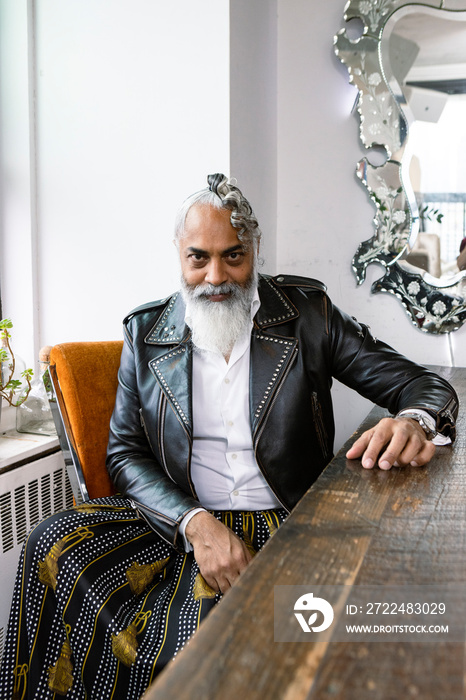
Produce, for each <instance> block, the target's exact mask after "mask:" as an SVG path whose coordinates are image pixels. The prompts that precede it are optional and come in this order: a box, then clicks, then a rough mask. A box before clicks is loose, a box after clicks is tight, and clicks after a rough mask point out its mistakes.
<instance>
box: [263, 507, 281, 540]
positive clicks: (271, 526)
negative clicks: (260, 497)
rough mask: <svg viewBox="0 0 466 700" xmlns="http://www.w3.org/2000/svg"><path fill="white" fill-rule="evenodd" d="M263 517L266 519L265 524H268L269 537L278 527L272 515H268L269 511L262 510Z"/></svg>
mask: <svg viewBox="0 0 466 700" xmlns="http://www.w3.org/2000/svg"><path fill="white" fill-rule="evenodd" d="M264 517H265V519H266V521H267V525H268V526H269V533H270V537H272V535H274V534H275V533H276V531H277V530H278V527H277V526H276V525H275V523H274V522H273V520H272V516H271V515H270V513H267V512H264Z"/></svg>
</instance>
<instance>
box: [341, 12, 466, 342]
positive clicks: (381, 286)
mask: <svg viewBox="0 0 466 700" xmlns="http://www.w3.org/2000/svg"><path fill="white" fill-rule="evenodd" d="M345 20H346V22H347V23H348V24H347V26H346V28H345V29H342V30H341V31H340V32H339V33H338V34H337V36H336V37H335V51H336V54H337V56H338V57H339V59H340V60H341V61H342V63H344V64H345V65H346V66H347V68H348V72H349V76H350V82H352V83H353V84H354V85H355V86H356V87H357V89H358V102H357V108H358V112H359V115H360V138H361V141H362V143H363V144H364V146H365V148H366V149H368V156H367V157H365V158H363V159H362V160H361V161H360V162H359V163H358V165H357V170H356V173H357V176H358V177H359V179H360V180H361V182H362V184H363V185H364V186H365V187H366V189H367V192H368V194H369V197H370V199H371V201H372V202H373V204H374V206H375V217H374V219H373V224H374V228H375V233H374V235H373V236H372V237H371V238H370V239H368V240H365V241H363V242H362V243H361V244H360V245H359V247H358V249H357V251H356V253H355V255H354V258H353V270H354V273H355V275H356V279H357V281H358V284H362V283H363V282H364V280H365V276H366V268H367V266H368V265H370V264H371V263H379V264H380V265H383V267H384V268H385V274H384V275H383V277H381V278H380V279H378V280H377V281H376V282H374V284H373V285H372V291H373V292H388V293H391V294H394V295H395V296H396V297H397V298H398V299H399V300H400V301H401V303H402V304H403V306H404V308H405V310H406V312H407V313H408V315H409V316H410V318H411V320H412V322H413V324H414V325H415V326H416V327H417V328H419V329H420V330H422V331H426V332H430V333H448V332H450V331H454V330H457V329H458V328H460V326H461V325H462V324H463V323H464V322H465V321H466V272H465V271H464V270H466V249H464V248H463V251H464V252H462V253H461V255H460V247H461V246H462V245H464V243H462V241H463V239H465V237H466V136H465V124H466V0H444V1H442V0H437V1H435V0H425V2H423V4H419V3H413V2H407V1H406V0H349V2H348V3H347V5H346V10H345ZM355 24H356V25H358V26H359V30H358V36H356V37H354V25H355Z"/></svg>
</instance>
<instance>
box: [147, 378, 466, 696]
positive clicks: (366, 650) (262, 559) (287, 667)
mask: <svg viewBox="0 0 466 700" xmlns="http://www.w3.org/2000/svg"><path fill="white" fill-rule="evenodd" d="M437 369H438V371H439V372H441V374H442V375H443V376H444V377H446V378H447V379H448V380H449V381H451V383H452V384H453V386H454V387H455V388H456V390H457V392H458V394H459V397H460V403H461V405H464V403H465V402H466V369H464V368H437ZM383 414H384V412H383V411H381V410H380V409H378V408H375V409H374V410H373V411H371V413H370V414H369V416H368V417H367V419H366V420H365V421H364V422H363V423H362V425H361V426H360V428H359V429H358V431H357V432H356V434H355V435H353V437H352V438H351V440H350V441H348V443H347V444H346V445H345V446H344V447H343V449H342V450H341V451H340V452H339V454H338V455H337V456H336V457H335V458H334V459H333V460H332V462H331V463H330V464H329V465H328V467H327V469H326V470H325V471H324V472H323V473H322V475H321V476H320V477H319V479H318V480H317V482H316V483H315V484H314V485H313V486H312V487H311V488H310V490H309V491H308V492H307V494H306V495H305V496H304V498H303V499H302V500H301V502H300V503H299V504H298V505H297V507H296V508H295V510H294V511H293V512H292V514H291V515H290V516H289V518H288V519H287V521H286V522H285V523H284V525H282V527H281V528H280V529H279V530H278V531H277V532H276V533H275V534H274V535H273V537H272V538H271V540H270V541H269V543H267V545H266V546H265V548H264V549H263V550H262V551H261V552H260V553H259V554H258V555H257V556H256V557H255V558H254V560H253V561H252V562H251V564H250V566H249V567H248V569H247V570H246V571H245V572H244V574H243V575H242V576H241V578H240V579H239V581H238V582H237V583H236V584H235V586H234V587H233V588H232V589H231V590H230V591H229V593H228V594H227V595H226V596H225V598H224V599H223V600H222V601H221V602H220V604H219V605H218V606H217V608H216V609H214V610H213V612H212V613H211V614H210V616H209V618H208V619H207V620H206V621H205V622H204V623H203V625H202V626H201V628H200V629H199V631H198V632H197V634H196V635H195V637H194V638H193V639H192V640H191V642H190V643H189V644H188V645H187V647H186V648H185V649H184V650H183V651H182V652H181V654H180V655H179V656H178V658H176V659H175V660H174V661H173V663H170V664H169V665H168V667H167V668H166V669H165V670H164V671H163V673H162V674H161V675H160V676H159V678H158V679H157V680H156V682H155V683H154V684H153V685H152V686H151V687H150V688H149V689H148V691H147V692H146V694H145V695H144V700H158V699H159V698H163V699H164V700H185V699H186V700H197V699H198V700H201V699H202V700H211V699H212V700H214V699H216V700H217V699H219V700H230V699H231V700H233V699H235V700H237V699H239V700H256V699H257V700H259V698H260V700H263V699H264V698H271V699H275V698H277V699H280V700H301V699H304V698H307V699H309V700H343V699H344V700H366V699H367V700H392V699H393V700H400V699H401V698H403V700H404V699H409V698H419V700H459V699H460V698H465V697H466V694H465V687H466V684H465V673H466V671H465V668H466V667H465V643H464V641H463V642H438V643H432V642H418V641H403V642H399V643H398V642H372V643H365V642H331V641H330V642H329V643H314V642H310V643H303V642H275V641H274V586H276V585H293V586H295V585H296V586H297V585H311V584H317V583H318V584H319V585H342V584H345V585H348V584H349V585H359V586H362V585H392V586H393V585H396V586H407V585H412V584H433V583H438V584H439V585H440V584H458V585H462V584H463V583H464V582H465V581H466V420H465V416H464V413H463V412H462V409H461V407H460V416H459V419H458V438H457V442H456V443H455V445H454V447H440V448H437V452H436V455H435V457H434V459H433V460H432V461H431V463H430V464H429V465H428V466H427V467H424V468H412V467H409V468H405V469H399V468H393V469H391V470H390V471H388V472H384V471H381V470H380V469H373V470H369V471H367V470H364V469H363V468H362V467H361V465H360V463H359V462H358V461H351V462H350V461H348V460H347V459H346V458H345V452H346V450H347V449H348V447H349V445H350V444H351V443H352V442H353V441H354V439H355V437H357V435H359V434H360V433H361V432H362V431H364V430H365V429H367V428H368V427H370V426H371V425H373V424H374V423H375V422H376V421H377V420H378V419H379V418H380V417H381V416H382V415H383Z"/></svg>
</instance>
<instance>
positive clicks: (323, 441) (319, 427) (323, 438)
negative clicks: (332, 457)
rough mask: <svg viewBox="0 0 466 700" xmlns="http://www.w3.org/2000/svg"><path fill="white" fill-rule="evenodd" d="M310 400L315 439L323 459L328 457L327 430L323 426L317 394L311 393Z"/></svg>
mask: <svg viewBox="0 0 466 700" xmlns="http://www.w3.org/2000/svg"><path fill="white" fill-rule="evenodd" d="M311 398H312V415H313V417H314V425H315V428H316V433H317V439H318V441H319V445H320V449H321V451H322V454H323V456H324V457H325V458H327V457H328V454H329V451H328V435H327V429H326V427H325V424H324V419H323V416H322V407H321V405H320V403H319V399H318V397H317V392H316V391H313V392H312V394H311Z"/></svg>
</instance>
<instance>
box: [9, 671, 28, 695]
mask: <svg viewBox="0 0 466 700" xmlns="http://www.w3.org/2000/svg"><path fill="white" fill-rule="evenodd" d="M28 671H29V667H28V665H27V664H22V665H21V666H16V668H15V670H14V671H13V676H14V678H15V682H14V685H13V695H12V696H11V700H24V696H25V695H26V688H27V680H26V679H27V675H28ZM21 685H22V686H23V687H22V688H21Z"/></svg>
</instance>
